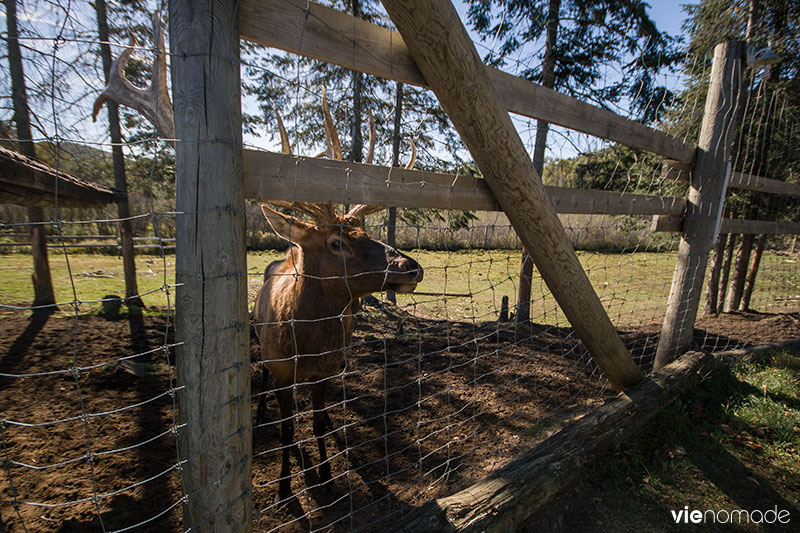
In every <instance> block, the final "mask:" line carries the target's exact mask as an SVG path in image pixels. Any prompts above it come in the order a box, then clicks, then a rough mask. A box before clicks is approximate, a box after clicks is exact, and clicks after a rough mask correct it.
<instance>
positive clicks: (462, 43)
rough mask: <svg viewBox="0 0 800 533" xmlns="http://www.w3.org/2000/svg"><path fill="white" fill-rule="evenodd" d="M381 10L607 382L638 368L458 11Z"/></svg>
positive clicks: (433, 3)
mask: <svg viewBox="0 0 800 533" xmlns="http://www.w3.org/2000/svg"><path fill="white" fill-rule="evenodd" d="M383 4H384V7H386V10H387V11H388V13H389V16H390V17H391V18H392V21H393V22H394V23H395V25H396V26H397V28H398V30H399V31H400V33H401V34H402V35H403V36H404V37H405V39H406V42H407V43H409V44H408V46H409V49H410V50H411V53H412V55H413V57H414V59H415V62H416V63H417V66H418V67H419V68H420V71H421V72H423V74H424V75H425V78H426V79H427V80H428V83H429V84H430V85H431V87H432V88H433V91H434V93H436V96H437V97H438V99H439V102H440V103H441V104H442V107H443V108H444V110H445V111H446V112H447V115H448V117H450V120H451V121H452V122H453V125H454V126H455V128H456V130H457V131H458V133H459V134H460V135H461V138H462V140H463V141H464V143H465V144H466V145H467V147H468V148H469V150H470V153H471V154H472V157H473V158H474V159H475V161H476V163H477V164H478V167H479V168H480V169H481V172H482V174H483V175H484V176H485V179H486V182H487V184H488V185H489V187H490V188H491V190H492V192H493V193H494V196H495V198H496V199H497V202H498V204H500V207H502V208H503V211H504V212H505V213H506V215H507V216H508V218H509V220H510V221H511V224H512V225H513V226H514V229H515V230H516V232H517V234H518V235H519V236H520V238H521V239H522V241H523V243H524V244H525V246H526V248H527V249H528V250H529V252H530V254H531V257H532V258H533V260H534V263H535V264H536V266H537V267H538V269H539V272H540V273H541V275H542V278H543V279H544V280H545V282H546V283H547V285H548V287H549V288H550V291H551V292H552V293H553V296H554V297H555V299H556V301H558V303H559V304H560V305H561V308H562V310H563V311H564V314H565V315H566V316H567V318H568V319H569V321H570V323H571V324H572V325H573V327H574V328H575V330H576V332H577V333H578V335H579V336H580V338H581V340H583V342H584V344H585V345H586V347H587V349H588V350H589V352H590V353H591V354H592V356H593V357H594V359H595V361H596V362H597V364H598V365H599V366H600V368H601V369H602V370H603V372H604V373H605V375H606V377H607V378H608V379H609V381H610V382H611V384H612V385H613V386H614V387H615V388H617V389H619V390H621V389H624V388H626V387H629V386H631V385H633V384H634V383H636V382H638V381H639V380H640V379H641V378H642V375H641V372H640V371H639V369H638V367H637V366H636V364H635V363H634V362H633V360H632V359H631V356H630V354H629V353H628V351H627V349H626V348H625V346H624V345H623V343H622V340H621V339H620V338H619V335H618V334H617V332H616V329H615V328H614V326H613V325H612V324H611V321H610V320H609V318H608V315H607V314H606V312H605V309H604V308H603V306H602V304H601V303H600V300H599V299H598V297H597V294H596V293H595V292H594V289H593V288H592V285H591V283H590V282H589V279H588V278H587V276H586V273H585V272H584V271H583V268H582V267H581V264H580V262H579V261H578V258H577V256H576V255H575V251H574V250H573V249H572V246H571V244H570V242H569V239H568V238H567V235H566V233H565V231H564V228H563V227H562V226H561V223H560V222H559V220H558V217H557V215H556V213H555V211H554V210H553V207H552V204H551V203H550V200H549V198H548V196H547V193H546V192H545V189H544V187H543V186H542V183H541V180H540V178H539V176H538V175H537V174H536V170H535V169H534V168H533V163H532V162H531V160H530V158H529V156H528V153H527V151H526V149H525V146H524V144H523V143H522V140H521V139H520V138H519V135H518V134H517V131H516V129H515V128H514V125H513V123H512V122H511V118H510V117H509V115H508V112H507V110H506V109H505V107H504V105H503V103H502V101H501V100H500V99H499V98H498V97H497V95H496V94H495V92H494V87H493V85H492V82H491V80H490V79H489V77H488V75H487V73H486V69H485V67H484V65H483V63H482V62H481V59H480V57H479V56H478V53H477V52H476V51H475V48H474V46H473V44H472V41H471V40H470V38H469V35H468V34H467V32H466V30H465V28H464V27H463V25H462V24H461V21H460V19H459V18H458V14H457V13H456V11H455V9H454V8H453V6H452V4H451V3H450V2H449V1H447V0H427V1H425V0H418V1H413V2H411V1H406V2H404V1H400V0H384V2H383Z"/></svg>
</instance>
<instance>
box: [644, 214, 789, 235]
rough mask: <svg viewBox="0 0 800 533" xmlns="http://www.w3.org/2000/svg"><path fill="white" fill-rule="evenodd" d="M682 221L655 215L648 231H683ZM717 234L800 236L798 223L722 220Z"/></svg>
mask: <svg viewBox="0 0 800 533" xmlns="http://www.w3.org/2000/svg"><path fill="white" fill-rule="evenodd" d="M683 221H684V219H683V218H682V217H674V216H666V215H656V216H654V217H653V222H652V224H651V226H650V230H651V231H683ZM719 232H720V234H725V233H736V234H747V233H750V234H754V235H761V234H767V235H797V234H800V222H784V221H772V220H742V219H736V218H723V219H722V220H721V221H720V224H719Z"/></svg>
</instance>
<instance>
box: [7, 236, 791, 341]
mask: <svg viewBox="0 0 800 533" xmlns="http://www.w3.org/2000/svg"><path fill="white" fill-rule="evenodd" d="M409 253H410V254H411V255H412V256H413V257H414V258H415V259H416V260H417V261H419V263H420V264H421V265H423V267H424V268H425V280H424V281H423V282H422V283H421V284H420V285H419V287H418V289H417V293H415V294H412V295H400V296H399V298H398V303H399V304H400V305H403V306H406V307H407V308H408V309H409V310H410V311H412V312H415V313H419V314H422V315H425V316H431V317H437V318H447V319H450V320H467V321H471V320H475V321H487V320H496V318H497V316H498V314H499V312H500V304H501V300H502V298H503V296H508V298H509V301H510V303H511V305H512V306H513V305H514V303H515V302H516V294H517V280H518V277H519V263H520V252H519V251H518V250H471V251H458V252H445V251H424V250H413V251H411V252H409ZM283 256H284V254H283V252H271V251H266V252H250V253H248V257H247V266H248V296H249V303H250V304H251V305H252V302H253V299H254V298H255V294H256V291H257V290H258V288H259V287H260V286H261V282H262V275H263V271H264V267H265V266H266V265H267V264H268V263H269V262H271V261H273V260H276V259H280V258H282V257H283ZM578 256H579V258H580V260H581V262H582V264H583V266H584V268H585V270H586V272H587V274H588V276H589V279H590V280H591V282H592V284H593V286H594V287H595V290H596V291H597V293H598V294H599V296H600V299H601V300H602V301H603V303H604V305H605V306H606V309H607V310H608V312H609V315H610V316H611V318H612V320H613V321H614V322H615V323H616V324H617V325H635V324H639V323H651V322H653V321H656V322H658V321H659V320H660V319H661V316H662V314H663V309H664V306H665V305H666V300H667V296H668V294H669V287H670V283H671V279H672V272H673V268H674V263H675V254H674V253H651V252H639V253H625V254H622V253H620V254H612V253H597V252H578ZM136 261H137V278H138V283H139V292H140V293H141V294H143V295H144V296H143V300H144V302H145V304H146V305H147V306H148V307H150V308H154V309H159V308H164V307H166V306H167V305H168V300H167V290H169V293H170V294H171V297H172V298H174V290H173V289H174V283H175V256H174V255H167V256H165V257H163V258H162V257H159V256H147V255H140V256H137V258H136ZM50 264H51V269H52V276H53V282H54V285H55V291H56V299H57V301H58V302H59V303H64V304H69V303H70V302H73V301H76V300H77V301H79V302H81V303H80V306H79V310H80V312H94V311H96V310H97V309H98V308H99V305H100V304H99V303H97V302H98V300H100V299H101V298H103V297H104V296H106V295H111V294H113V295H117V296H124V293H125V291H124V283H123V276H122V261H121V258H119V257H116V256H108V255H90V254H68V255H64V254H60V253H55V252H51V255H50ZM30 276H31V258H30V256H28V255H24V254H6V255H0V304H3V305H12V306H21V307H24V306H26V305H27V302H29V301H30V300H31V296H32V293H33V288H32V282H31V277H30ZM798 287H800V268H798V265H797V264H796V260H795V259H794V258H793V257H791V256H782V255H776V254H765V256H764V259H763V260H762V267H761V271H760V277H759V281H758V284H757V289H758V290H757V294H756V296H755V297H754V304H755V305H754V307H755V308H756V309H759V310H763V311H770V310H781V308H782V307H785V305H786V304H792V305H794V306H795V308H796V306H797V301H796V300H793V299H792V298H797V294H798V293H800V289H798ZM532 299H533V301H534V305H533V306H532V311H531V313H532V318H533V320H534V321H536V322H538V323H542V324H554V325H566V322H565V319H564V317H563V315H562V314H561V312H560V310H559V309H558V306H557V305H556V303H555V301H554V300H553V298H552V296H551V295H550V292H549V291H548V290H547V288H546V286H545V284H544V283H543V281H542V280H541V278H540V277H539V276H538V274H537V273H536V272H534V279H533V289H532ZM172 304H174V299H173V300H172ZM62 309H63V310H65V311H69V312H72V310H71V309H70V308H69V307H65V308H62Z"/></svg>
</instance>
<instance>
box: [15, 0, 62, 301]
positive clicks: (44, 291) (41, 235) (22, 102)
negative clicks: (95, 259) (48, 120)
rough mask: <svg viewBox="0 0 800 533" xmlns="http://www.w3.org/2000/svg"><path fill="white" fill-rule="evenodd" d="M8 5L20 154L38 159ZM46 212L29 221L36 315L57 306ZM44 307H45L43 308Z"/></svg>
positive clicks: (32, 214) (32, 211)
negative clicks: (44, 223)
mask: <svg viewBox="0 0 800 533" xmlns="http://www.w3.org/2000/svg"><path fill="white" fill-rule="evenodd" d="M3 3H4V4H5V6H6V25H7V26H8V35H7V37H6V39H7V42H8V66H9V72H10V73H11V100H12V103H13V105H14V122H15V123H16V126H17V144H18V145H19V151H20V153H21V154H23V155H25V156H27V157H30V158H31V159H36V148H35V146H34V144H33V134H32V133H31V119H30V110H29V109H28V96H27V91H26V89H25V74H24V70H23V67H22V53H21V52H20V48H19V29H18V27H17V3H16V0H3ZM45 220H46V217H45V215H44V209H42V208H41V207H33V206H32V207H28V222H30V224H31V226H30V236H31V255H32V256H33V307H36V308H38V309H34V312H45V311H46V312H51V311H53V309H52V308H50V307H47V306H51V305H54V304H55V303H56V297H55V293H54V291H53V279H52V276H51V275H50V262H49V261H48V259H47V235H46V231H45V226H44V225H43V224H41V223H42V222H44V221H45ZM43 306H44V307H43Z"/></svg>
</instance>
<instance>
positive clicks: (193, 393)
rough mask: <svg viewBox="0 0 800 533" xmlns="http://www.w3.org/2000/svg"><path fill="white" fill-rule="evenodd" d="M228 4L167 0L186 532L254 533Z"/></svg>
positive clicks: (238, 144)
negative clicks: (171, 91) (251, 532)
mask: <svg viewBox="0 0 800 533" xmlns="http://www.w3.org/2000/svg"><path fill="white" fill-rule="evenodd" d="M237 5H238V3H237V2H236V0H204V1H197V0H171V1H170V2H169V25H170V28H169V30H170V31H169V35H170V52H171V54H172V65H171V67H172V80H173V83H172V87H173V95H174V103H175V108H174V110H175V113H174V118H175V135H176V137H177V138H178V140H179V142H176V143H175V170H176V176H175V180H176V208H177V210H178V211H179V212H180V213H181V214H180V215H178V217H177V219H176V227H175V239H176V252H175V278H176V281H177V289H176V292H177V294H176V296H177V299H176V310H175V311H176V312H175V340H176V342H177V344H178V346H177V347H176V360H177V380H178V415H179V419H180V430H179V440H178V445H179V447H178V451H179V458H180V460H181V486H182V489H183V495H184V500H183V520H184V524H183V528H182V529H183V530H193V531H194V530H202V531H219V532H222V531H229V532H234V531H237V532H238V531H244V532H247V531H250V530H251V528H252V520H251V516H252V512H253V504H252V501H251V499H250V494H251V482H252V480H251V464H252V463H251V458H252V440H253V439H252V419H251V415H250V349H249V346H250V334H249V328H248V326H247V323H248V312H247V275H246V274H247V265H246V255H245V251H246V242H245V224H244V212H245V209H244V208H245V205H244V187H243V179H242V162H241V159H242V130H241V127H240V124H241V98H240V93H239V91H240V74H239V32H238V28H237V23H236V8H237Z"/></svg>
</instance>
